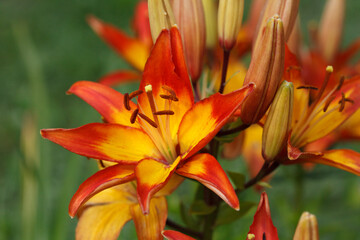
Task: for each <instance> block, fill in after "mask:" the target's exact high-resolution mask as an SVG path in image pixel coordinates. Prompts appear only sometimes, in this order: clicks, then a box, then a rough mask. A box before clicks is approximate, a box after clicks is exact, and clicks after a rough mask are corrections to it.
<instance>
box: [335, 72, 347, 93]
mask: <svg viewBox="0 0 360 240" xmlns="http://www.w3.org/2000/svg"><path fill="white" fill-rule="evenodd" d="M344 81H345V77H344V76H342V77H341V78H340V82H339V84H338V86H337V87H336V91H339V90H340V89H341V87H342V85H343V84H344Z"/></svg>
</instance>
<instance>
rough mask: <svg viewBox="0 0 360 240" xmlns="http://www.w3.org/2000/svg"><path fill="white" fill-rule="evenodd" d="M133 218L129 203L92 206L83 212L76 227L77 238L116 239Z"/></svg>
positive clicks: (85, 239)
mask: <svg viewBox="0 0 360 240" xmlns="http://www.w3.org/2000/svg"><path fill="white" fill-rule="evenodd" d="M129 220H131V214H130V209H129V205H128V203H126V202H125V203H122V202H117V203H112V204H106V205H97V206H92V207H89V208H87V209H85V211H84V212H83V213H82V215H81V216H80V218H79V222H78V224H77V227H76V239H77V240H98V239H109V240H116V239H118V236H119V234H120V231H121V229H122V227H123V226H124V225H125V223H126V222H128V221H129Z"/></svg>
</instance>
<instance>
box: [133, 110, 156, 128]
mask: <svg viewBox="0 0 360 240" xmlns="http://www.w3.org/2000/svg"><path fill="white" fill-rule="evenodd" d="M138 115H139V116H140V117H141V118H142V119H144V120H145V121H146V122H148V123H149V124H150V125H151V126H153V127H154V128H157V127H158V125H157V124H156V122H154V121H153V120H151V119H150V118H149V117H148V116H146V115H145V114H142V113H138Z"/></svg>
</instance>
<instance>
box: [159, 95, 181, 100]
mask: <svg viewBox="0 0 360 240" xmlns="http://www.w3.org/2000/svg"><path fill="white" fill-rule="evenodd" d="M160 97H161V98H163V99H166V100H171V101H174V102H177V101H179V99H178V98H177V97H174V96H172V95H164V94H161V95H160Z"/></svg>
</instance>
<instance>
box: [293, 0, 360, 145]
mask: <svg viewBox="0 0 360 240" xmlns="http://www.w3.org/2000/svg"><path fill="white" fill-rule="evenodd" d="M345 9H346V1H343V0H340V1H333V0H328V1H327V3H326V5H325V8H324V11H323V15H322V17H321V22H320V25H319V28H316V29H314V31H313V34H312V36H313V37H312V47H311V48H310V49H309V50H308V51H306V52H302V54H299V56H300V58H299V62H300V65H301V66H302V71H301V74H302V78H303V79H304V81H305V82H304V83H305V85H311V86H314V87H316V88H320V87H321V86H322V84H323V80H324V79H325V75H326V73H325V71H324V70H323V69H325V68H326V66H327V65H330V64H331V65H332V66H333V67H334V73H333V74H332V76H331V77H330V79H329V81H328V83H327V85H326V89H325V92H329V91H331V90H332V89H333V88H334V87H335V86H337V85H338V84H339V80H340V79H342V78H344V77H345V78H349V77H351V76H355V75H357V74H359V73H360V69H359V68H358V67H359V66H360V65H359V62H358V61H357V62H355V63H350V60H352V58H353V56H354V55H356V54H357V53H358V51H359V49H360V39H356V40H355V41H354V42H353V43H351V44H350V46H348V47H346V48H345V49H340V43H341V41H340V40H341V37H342V36H341V35H342V32H343V31H342V29H343V24H344V16H345ZM293 33H294V31H293ZM293 51H300V49H294V50H293ZM312 95H314V94H312ZM311 97H314V96H311ZM359 126H360V111H358V112H357V113H355V114H353V115H352V116H351V117H350V118H349V119H348V120H347V121H346V122H345V123H344V124H342V125H341V126H339V128H337V129H336V130H335V131H333V132H332V133H331V134H329V135H327V136H325V137H323V138H321V139H319V140H317V141H316V142H314V143H312V144H310V145H309V146H307V147H306V149H307V150H314V149H318V150H323V149H326V148H329V147H330V146H331V145H333V144H334V143H335V142H337V141H343V140H348V139H357V140H359V139H360V128H359Z"/></svg>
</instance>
